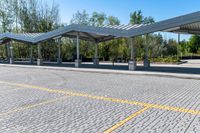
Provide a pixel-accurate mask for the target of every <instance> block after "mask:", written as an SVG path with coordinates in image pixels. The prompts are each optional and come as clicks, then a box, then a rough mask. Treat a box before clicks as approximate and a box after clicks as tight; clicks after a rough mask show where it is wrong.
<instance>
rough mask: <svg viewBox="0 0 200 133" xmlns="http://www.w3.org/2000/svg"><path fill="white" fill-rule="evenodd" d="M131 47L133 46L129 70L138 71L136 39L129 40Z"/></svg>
mask: <svg viewBox="0 0 200 133" xmlns="http://www.w3.org/2000/svg"><path fill="white" fill-rule="evenodd" d="M129 45H130V46H131V60H130V61H129V63H128V66H129V70H132V71H134V70H136V67H137V65H136V64H137V62H136V59H135V48H134V38H129Z"/></svg>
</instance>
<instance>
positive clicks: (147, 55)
mask: <svg viewBox="0 0 200 133" xmlns="http://www.w3.org/2000/svg"><path fill="white" fill-rule="evenodd" d="M149 67H150V61H149V35H148V34H146V35H145V58H144V68H149Z"/></svg>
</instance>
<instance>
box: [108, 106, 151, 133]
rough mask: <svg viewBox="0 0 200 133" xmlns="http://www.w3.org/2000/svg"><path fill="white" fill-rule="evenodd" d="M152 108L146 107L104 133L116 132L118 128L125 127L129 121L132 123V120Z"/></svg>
mask: <svg viewBox="0 0 200 133" xmlns="http://www.w3.org/2000/svg"><path fill="white" fill-rule="evenodd" d="M149 108H151V107H145V108H143V109H141V110H139V111H137V112H135V113H133V114H132V115H130V116H128V117H127V118H125V119H124V120H122V121H120V122H118V123H117V124H115V125H114V126H112V127H111V128H109V129H107V130H106V131H104V133H111V132H113V131H114V130H116V129H117V128H119V127H121V126H123V125H124V124H125V123H127V122H128V121H130V120H131V119H133V118H134V117H136V116H138V115H140V114H142V113H143V112H145V111H146V110H148V109H149Z"/></svg>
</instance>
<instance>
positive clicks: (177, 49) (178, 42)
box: [177, 34, 180, 61]
mask: <svg viewBox="0 0 200 133" xmlns="http://www.w3.org/2000/svg"><path fill="white" fill-rule="evenodd" d="M179 45H180V34H178V45H177V61H178V60H179Z"/></svg>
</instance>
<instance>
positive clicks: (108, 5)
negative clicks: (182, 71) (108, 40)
mask: <svg viewBox="0 0 200 133" xmlns="http://www.w3.org/2000/svg"><path fill="white" fill-rule="evenodd" d="M46 1H47V2H52V1H53V0H46ZM54 1H55V3H57V4H59V7H60V18H61V22H62V23H67V24H69V23H70V20H71V18H72V16H73V14H74V13H76V12H77V11H78V10H79V11H83V10H86V11H87V12H88V13H90V14H91V13H92V12H94V11H97V12H103V13H105V14H107V15H112V16H116V17H118V18H119V20H120V21H121V24H128V23H129V20H130V13H131V12H134V11H136V10H142V12H143V15H144V16H152V17H153V18H154V19H155V20H156V21H161V20H165V19H169V18H172V17H176V16H180V15H185V14H188V13H192V12H196V11H200V0H54ZM184 38H185V37H184Z"/></svg>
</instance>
